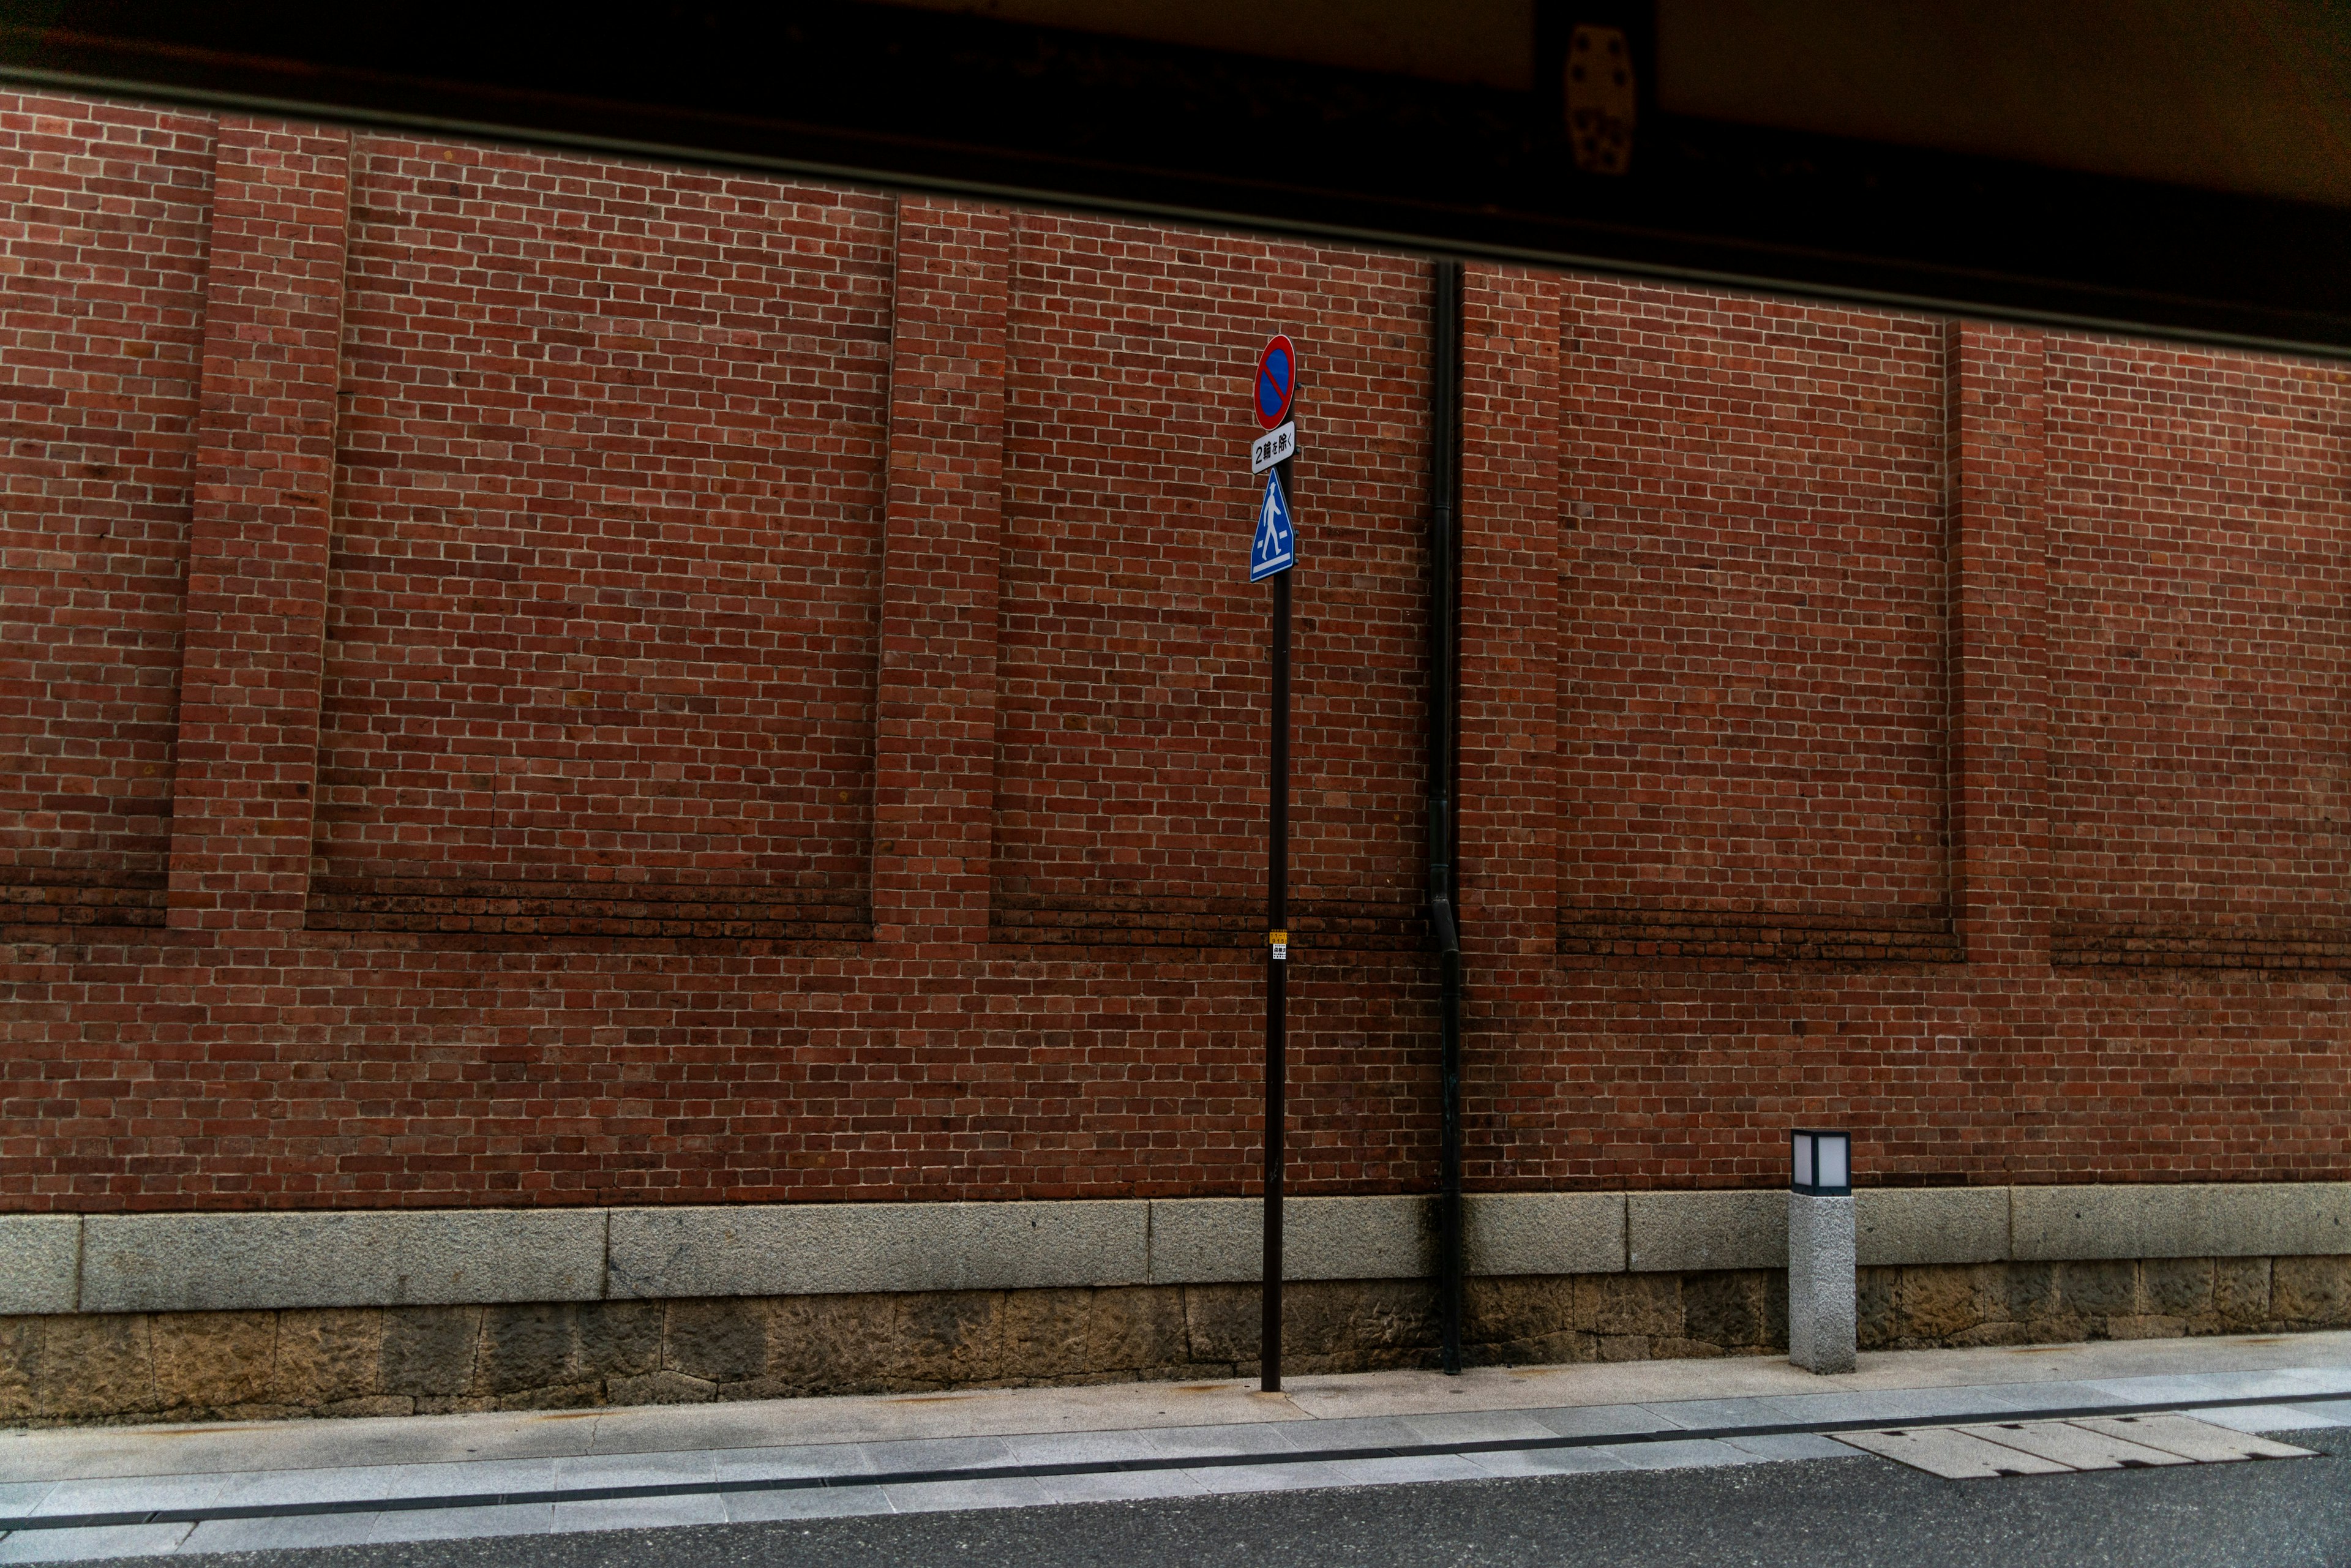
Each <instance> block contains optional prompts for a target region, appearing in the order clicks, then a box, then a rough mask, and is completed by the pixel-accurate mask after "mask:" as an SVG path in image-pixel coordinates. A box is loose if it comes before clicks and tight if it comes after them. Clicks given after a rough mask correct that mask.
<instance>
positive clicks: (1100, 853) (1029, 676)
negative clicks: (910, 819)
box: [993, 214, 1428, 946]
mask: <svg viewBox="0 0 2351 1568" xmlns="http://www.w3.org/2000/svg"><path fill="white" fill-rule="evenodd" d="M1274 332H1287V333H1289V334H1290V337H1291V338H1293V339H1294V340H1296V341H1297V343H1298V346H1299V353H1300V358H1301V365H1302V370H1301V382H1300V385H1301V389H1302V390H1301V393H1300V398H1299V404H1298V413H1297V421H1298V425H1299V432H1300V446H1301V450H1300V455H1299V457H1298V459H1297V462H1296V465H1295V472H1296V476H1297V481H1296V482H1297V495H1296V497H1295V501H1296V507H1297V511H1298V516H1299V518H1300V524H1299V526H1300V528H1301V530H1302V531H1301V543H1300V547H1299V558H1298V559H1299V564H1298V567H1297V569H1296V571H1295V574H1294V581H1293V585H1292V593H1293V596H1294V597H1293V601H1292V603H1293V608H1292V614H1293V616H1294V622H1293V625H1294V640H1293V643H1292V650H1291V658H1292V660H1293V664H1292V671H1293V674H1292V695H1291V703H1292V716H1293V717H1292V723H1293V728H1292V732H1291V746H1292V770H1291V778H1290V789H1291V797H1290V800H1291V821H1292V829H1291V847H1290V854H1291V862H1290V904H1291V910H1292V923H1293V925H1296V926H1297V927H1298V929H1299V931H1300V933H1301V938H1300V939H1301V942H1302V943H1307V944H1312V943H1315V942H1322V943H1326V944H1327V943H1337V944H1340V945H1360V944H1364V943H1370V944H1373V945H1375V946H1376V945H1389V946H1393V945H1395V944H1397V943H1399V942H1416V940H1417V937H1416V936H1415V935H1414V933H1415V932H1416V922H1417V919H1418V915H1417V913H1416V910H1417V905H1418V902H1419V884H1420V880H1421V872H1420V866H1419V854H1420V844H1419V837H1418V835H1419V827H1418V824H1419V822H1420V821H1421V811H1422V806H1421V792H1422V789H1423V787H1424V786H1423V779H1424V771H1425V770H1424V767H1423V764H1422V760H1421V758H1422V747H1424V745H1425V741H1424V739H1423V727H1424V724H1425V720H1424V718H1423V713H1424V711H1425V710H1424V707H1423V703H1424V701H1425V693H1424V690H1423V688H1424V685H1425V684H1426V667H1427V666H1426V653H1425V652H1424V648H1423V643H1424V640H1425V639H1426V620H1425V619H1424V616H1425V601H1426V593H1425V592H1424V591H1422V589H1421V587H1420V582H1421V579H1422V577H1423V576H1424V575H1425V570H1424V567H1423V564H1422V563H1423V562H1424V561H1425V559H1426V545H1425V542H1424V536H1425V534H1426V527H1427V524H1426V495H1427V435H1426V428H1427V407H1428V358H1427V355H1428V341H1427V340H1428V268H1427V267H1426V265H1424V264H1421V263H1418V262H1414V261H1407V260H1403V259H1399V258H1395V257H1390V256H1374V255H1368V254H1364V253H1362V252H1355V251H1347V250H1338V249H1316V248H1310V247H1306V246H1286V245H1270V244H1266V243H1263V242H1259V241H1253V240H1248V239H1239V238H1234V237H1231V236H1228V235H1208V234H1194V233H1187V232H1185V231H1182V230H1168V229H1163V228H1155V227H1144V226H1141V225H1124V224H1114V223H1103V222H1097V221H1092V220H1086V219H1078V218H1067V217H1054V216H1049V215H1042V214H1021V216H1020V218H1019V230H1018V234H1017V235H1016V241H1015V248H1014V269H1013V298H1012V308H1011V326H1010V340H1011V358H1012V370H1011V389H1010V410H1009V413H1008V416H1007V417H1008V424H1009V427H1010V429H1009V434H1008V439H1007V442H1006V471H1007V480H1006V500H1005V513H1004V535H1005V559H1004V570H1003V577H1002V589H1001V594H1002V627H1003V630H1002V642H1001V647H1000V649H999V651H998V661H999V662H998V679H999V686H1000V696H999V700H998V711H997V726H998V730H997V735H998V778H997V793H996V831H995V888H994V897H993V910H994V919H995V922H996V925H997V929H998V934H999V938H1000V939H1006V940H1025V941H1040V940H1078V939H1083V940H1088V941H1116V942H1171V941H1172V942H1179V943H1188V942H1196V941H1203V940H1206V941H1214V942H1231V941H1245V942H1258V941H1261V940H1262V935H1261V930H1262V925H1263V920H1264V908H1265V876H1266V870H1265V868H1266V851H1265V835H1264V821H1265V800H1266V768H1267V747H1268V741H1269V735H1270V731H1269V729H1268V727H1267V702H1268V693H1269V690H1270V687H1269V684H1268V683H1269V676H1268V664H1267V658H1268V650H1269V645H1270V626H1271V609H1270V604H1271V600H1270V594H1271V590H1270V587H1269V586H1267V585H1265V584H1262V583H1260V584H1256V585H1252V584H1251V583H1250V582H1249V580H1248V579H1249V571H1248V551H1249V538H1250V534H1251V532H1252V528H1253V525H1254V523H1255V519H1256V511H1257V507H1258V502H1259V489H1258V486H1257V484H1256V483H1253V482H1252V481H1251V479H1250V477H1249V462H1248V447H1249V441H1250V440H1251V439H1253V438H1254V437H1256V436H1257V435H1259V434H1262V432H1261V431H1260V429H1259V425H1258V423H1257V422H1256V420H1255V419H1254V417H1253V416H1252V415H1251V414H1250V413H1249V389H1250V386H1251V378H1252V376H1253V375H1254V372H1255V370H1256V366H1257V357H1258V353H1259V350H1260V349H1262V348H1263V347H1264V344H1265V340H1266V339H1267V338H1268V337H1269V336H1270V335H1271V334H1272V333H1274Z"/></svg>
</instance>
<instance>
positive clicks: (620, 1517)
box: [554, 1492, 727, 1531]
mask: <svg viewBox="0 0 2351 1568" xmlns="http://www.w3.org/2000/svg"><path fill="white" fill-rule="evenodd" d="M726 1517H727V1515H726V1500H725V1499H723V1498H721V1497H719V1496H717V1495H716V1493H710V1492H704V1493H701V1494H698V1495H695V1496H691V1497H646V1498H629V1499H626V1500H612V1501H606V1502H559V1503H557V1504H556V1505H555V1521H554V1528H555V1529H556V1530H557V1531H580V1530H652V1529H654V1528H657V1527H659V1526H663V1525H673V1524H724V1523H726Z"/></svg>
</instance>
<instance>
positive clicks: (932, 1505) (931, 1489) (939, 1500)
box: [882, 1477, 1053, 1513]
mask: <svg viewBox="0 0 2351 1568" xmlns="http://www.w3.org/2000/svg"><path fill="white" fill-rule="evenodd" d="M882 1490H883V1492H885V1493H886V1494H888V1496H889V1499H890V1506H891V1508H892V1509H893V1510H894V1511H897V1512H899V1513H946V1512H952V1511H956V1510H958V1509H967V1508H1034V1507H1036V1506H1037V1505H1038V1504H1040V1503H1048V1502H1050V1501H1052V1500H1053V1499H1052V1497H1051V1495H1050V1493H1048V1492H1047V1491H1046V1490H1045V1489H1044V1488H1043V1487H1042V1486H1041V1485H1040V1484H1039V1483H1037V1482H1036V1481H1033V1480H1029V1479H1022V1478H1017V1477H1016V1478H1012V1479H1006V1480H998V1481H913V1482H908V1483H906V1484H904V1485H899V1486H888V1487H884V1488H883V1489H882Z"/></svg>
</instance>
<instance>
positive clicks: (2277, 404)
mask: <svg viewBox="0 0 2351 1568" xmlns="http://www.w3.org/2000/svg"><path fill="white" fill-rule="evenodd" d="M2050 381H2051V406H2052V409H2053V414H2052V418H2051V427H2050V433H2049V448H2050V456H2049V488H2050V503H2049V504H2050V513H2051V516H2050V533H2051V541H2050V542H2051V559H2050V570H2051V577H2052V597H2053V615H2052V623H2051V628H2050V632H2051V639H2052V646H2051V650H2050V678H2051V682H2052V697H2053V705H2054V706H2053V711H2054V714H2055V728H2054V731H2053V734H2052V736H2051V740H2050V745H2051V758H2050V789H2051V815H2052V820H2053V834H2054V846H2053V848H2054V853H2055V856H2056V875H2057V878H2058V883H2059V888H2060V894H2059V915H2058V922H2059V926H2060V931H2061V944H2062V946H2064V949H2065V950H2066V951H2067V952H2068V953H2069V954H2070V955H2074V956H2080V957H2082V958H2083V959H2085V961H2088V960H2097V961H2105V962H2117V961H2119V962H2140V961H2146V960H2147V959H2150V958H2153V957H2156V956H2163V957H2166V958H2168V959H2172V960H2177V959H2179V958H2183V957H2200V958H2202V959H2204V960H2206V961H2215V960H2218V961H2226V960H2229V959H2231V958H2238V959H2249V958H2252V956H2256V955H2258V956H2259V957H2260V959H2261V961H2262V962H2266V963H2272V964H2283V965H2296V964H2315V965H2317V966H2319V967H2339V966H2341V965H2342V964H2343V963H2345V962H2346V959H2351V924H2347V923H2346V910H2345V907H2344V899H2345V896H2346V894H2351V707H2346V704H2345V702H2344V691H2345V685H2346V680H2351V622H2346V618H2345V613H2344V612H2345V608H2346V594H2351V533H2346V529H2345V528H2344V523H2345V519H2346V498H2351V444H2347V443H2346V439H2345V438H2346V413H2351V372H2346V371H2343V370H2342V369H2340V368H2337V367H2333V366H2318V365H2308V364H2296V363H2293V362H2285V361H2271V360H2257V359H2251V358H2247V357H2244V356H2240V355H2228V354H2213V353H2200V352H2185V351H2181V350H2173V349H2167V348H2157V347H2152V346H2147V345H2140V344H2132V343H2117V342H2112V341H2108V340H2094V339H2081V338H2064V339H2059V340H2056V341H2055V342H2054V343H2053V346H2052V352H2051V356H2050Z"/></svg>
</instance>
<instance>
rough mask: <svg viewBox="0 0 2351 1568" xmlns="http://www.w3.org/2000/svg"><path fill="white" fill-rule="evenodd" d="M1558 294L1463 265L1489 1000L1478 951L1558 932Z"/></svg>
mask: <svg viewBox="0 0 2351 1568" xmlns="http://www.w3.org/2000/svg"><path fill="white" fill-rule="evenodd" d="M1560 308H1561V295H1560V287H1559V284H1558V282H1557V280H1556V279H1553V278H1551V277H1539V276H1534V275H1531V274H1527V273H1523V272H1519V271H1515V270H1509V269H1502V268H1495V267H1470V268H1468V276H1467V277H1466V278H1465V279H1464V287H1463V300H1462V366H1463V369H1462V381H1463V386H1462V400H1463V407H1462V429H1463V431H1464V433H1465V434H1464V436H1463V440H1462V450H1461V477H1462V517H1461V541H1462V545H1461V729H1460V736H1461V763H1460V766H1461V803H1460V813H1461V816H1460V832H1461V908H1462V915H1463V925H1464V939H1465V946H1467V948H1468V954H1469V960H1470V964H1471V969H1470V988H1471V993H1472V998H1471V999H1472V1005H1473V1007H1475V1008H1477V1009H1478V1010H1479V1011H1480V1012H1483V1011H1486V1010H1487V1009H1486V1008H1485V1006H1484V1005H1483V1004H1482V1003H1480V1001H1479V993H1480V991H1481V984H1480V974H1479V967H1480V964H1481V960H1482V961H1484V962H1487V963H1491V964H1499V965H1501V966H1503V967H1506V968H1523V967H1530V966H1534V965H1537V964H1541V965H1543V966H1548V964H1549V963H1550V961H1551V955H1552V953H1553V952H1554V951H1555V948H1556V945H1557V923H1558V913H1559V910H1558V902H1559V900H1558V888H1559V867H1558V863H1557V862H1558V839H1559V831H1558V821H1557V811H1558V791H1559V783H1558V748H1557V731H1558V719H1559V714H1558V696H1557V680H1556V674H1555V672H1556V669H1557V665H1558V642H1559V626H1558V607H1559V352H1560ZM1491 973H1492V971H1489V975H1490V974H1491ZM1529 978H1531V977H1521V979H1520V983H1525V981H1526V980H1527V979H1529ZM1489 1000H1494V1001H1499V998H1490V997H1489Z"/></svg>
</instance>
